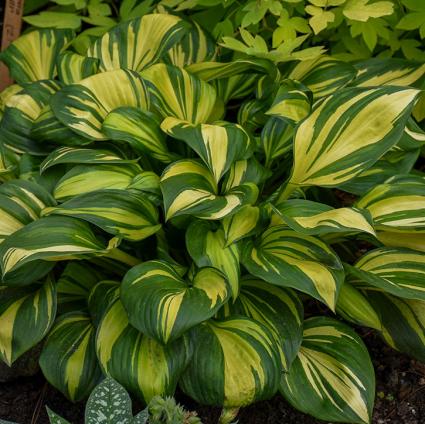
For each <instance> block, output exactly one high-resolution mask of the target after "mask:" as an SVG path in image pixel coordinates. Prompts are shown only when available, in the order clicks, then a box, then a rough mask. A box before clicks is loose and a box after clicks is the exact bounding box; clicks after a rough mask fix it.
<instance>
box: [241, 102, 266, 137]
mask: <svg viewBox="0 0 425 424" xmlns="http://www.w3.org/2000/svg"><path fill="white" fill-rule="evenodd" d="M268 108H269V102H266V101H264V100H257V99H252V100H246V101H245V102H244V103H242V105H241V106H240V108H239V110H238V124H239V125H242V126H243V127H244V128H247V129H248V130H250V131H252V132H255V131H256V130H258V129H259V128H261V127H263V126H264V125H265V124H266V122H267V119H268V118H269V117H268V116H267V115H266V112H267V110H268Z"/></svg>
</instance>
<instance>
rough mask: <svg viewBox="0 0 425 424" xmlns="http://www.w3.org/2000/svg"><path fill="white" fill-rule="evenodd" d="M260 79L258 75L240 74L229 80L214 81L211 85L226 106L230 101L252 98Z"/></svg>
mask: <svg viewBox="0 0 425 424" xmlns="http://www.w3.org/2000/svg"><path fill="white" fill-rule="evenodd" d="M258 78H259V76H258V74H239V75H235V76H233V77H229V78H220V79H216V80H213V81H211V84H212V85H213V86H214V88H215V90H216V91H217V97H218V98H220V99H221V100H223V103H224V104H226V103H228V102H229V101H230V100H234V99H242V98H244V97H248V96H250V95H251V94H252V93H253V92H254V90H255V84H256V82H257V80H258Z"/></svg>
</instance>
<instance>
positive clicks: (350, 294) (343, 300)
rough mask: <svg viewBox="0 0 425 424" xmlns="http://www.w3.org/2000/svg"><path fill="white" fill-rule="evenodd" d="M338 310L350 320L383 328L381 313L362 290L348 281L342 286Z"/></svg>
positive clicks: (371, 326) (358, 323)
mask: <svg viewBox="0 0 425 424" xmlns="http://www.w3.org/2000/svg"><path fill="white" fill-rule="evenodd" d="M336 312H337V314H338V315H341V316H342V317H343V318H344V319H346V320H347V321H349V322H353V323H354V324H357V325H363V326H366V327H370V328H375V329H376V330H378V331H379V330H381V329H382V323H381V320H380V318H379V315H378V314H377V313H376V311H375V309H374V308H373V307H372V305H371V304H370V302H369V301H368V299H367V298H366V297H365V296H364V295H363V294H362V292H361V291H360V290H358V289H356V288H355V287H354V286H353V285H351V284H350V283H348V282H347V281H345V282H344V284H343V285H342V287H341V290H340V292H339V296H338V301H337V304H336Z"/></svg>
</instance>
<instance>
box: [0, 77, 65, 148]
mask: <svg viewBox="0 0 425 424" xmlns="http://www.w3.org/2000/svg"><path fill="white" fill-rule="evenodd" d="M59 88H60V85H59V83H58V82H57V81H53V80H45V81H37V82H34V83H32V84H27V85H26V86H25V87H24V88H23V89H22V90H21V91H19V92H18V93H17V94H15V95H13V96H12V97H10V98H9V100H8V101H7V103H6V108H5V110H4V116H3V119H2V121H1V127H0V134H1V138H2V142H3V143H4V146H6V147H7V148H8V149H10V150H12V151H13V152H15V153H25V152H28V153H30V154H32V155H44V154H46V147H45V146H43V145H42V144H40V143H39V142H38V141H37V140H35V139H33V138H32V134H31V130H32V127H33V124H34V121H35V120H36V119H37V118H38V116H39V114H40V112H41V110H42V108H43V106H44V105H46V104H47V103H48V101H49V99H50V98H51V96H52V94H53V93H54V92H55V91H56V90H58V89H59Z"/></svg>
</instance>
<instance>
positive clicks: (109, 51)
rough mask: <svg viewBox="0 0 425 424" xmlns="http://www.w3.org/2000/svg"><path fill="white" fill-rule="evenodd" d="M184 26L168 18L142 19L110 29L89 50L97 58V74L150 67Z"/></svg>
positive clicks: (184, 29)
mask: <svg viewBox="0 0 425 424" xmlns="http://www.w3.org/2000/svg"><path fill="white" fill-rule="evenodd" d="M188 29H189V26H188V24H187V23H186V22H185V21H183V20H182V19H180V18H179V17H177V16H174V15H169V14H160V13H157V14H154V15H145V16H143V17H141V18H136V19H131V20H128V21H125V22H122V23H121V24H120V25H116V26H114V27H113V28H112V29H111V30H109V31H108V32H106V33H105V34H104V35H103V36H102V37H100V38H98V39H97V40H96V41H95V43H94V44H93V45H92V46H91V47H90V48H89V50H88V55H89V56H90V57H95V58H98V59H99V61H100V71H102V72H104V71H112V70H114V69H131V70H133V71H141V70H142V69H145V68H147V67H149V66H151V65H153V64H154V63H156V62H158V61H159V59H161V57H162V56H163V55H164V54H165V53H166V52H167V51H168V50H169V49H170V48H171V47H172V46H173V45H174V44H176V43H177V42H178V41H179V40H180V39H181V38H182V37H183V36H184V35H185V33H186V32H187V31H188Z"/></svg>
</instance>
